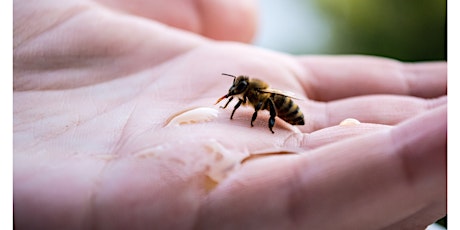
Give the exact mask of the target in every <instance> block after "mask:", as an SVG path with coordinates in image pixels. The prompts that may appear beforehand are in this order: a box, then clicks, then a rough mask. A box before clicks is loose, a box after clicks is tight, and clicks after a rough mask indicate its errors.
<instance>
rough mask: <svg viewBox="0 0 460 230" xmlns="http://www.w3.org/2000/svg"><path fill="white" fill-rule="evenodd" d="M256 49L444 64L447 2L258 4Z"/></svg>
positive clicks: (295, 0)
mask: <svg viewBox="0 0 460 230" xmlns="http://www.w3.org/2000/svg"><path fill="white" fill-rule="evenodd" d="M259 6H260V26H259V31H258V34H257V36H256V39H255V41H254V43H255V45H258V46H261V47H265V48H269V49H273V50H278V51H282V52H288V53H291V54H367V55H377V56H383V57H389V58H394V59H398V60H401V61H426V60H447V16H446V15H447V0H403V1H401V0H372V1H369V0H340V1H337V0H286V1H279V0H259Z"/></svg>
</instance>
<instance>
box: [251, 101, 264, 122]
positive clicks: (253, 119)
mask: <svg viewBox="0 0 460 230" xmlns="http://www.w3.org/2000/svg"><path fill="white" fill-rule="evenodd" d="M260 108H262V102H259V103H258V104H257V105H256V106H255V107H254V109H255V110H256V111H254V113H253V114H252V119H251V127H254V125H253V124H252V123H253V122H254V121H255V120H256V118H257V112H259V110H260Z"/></svg>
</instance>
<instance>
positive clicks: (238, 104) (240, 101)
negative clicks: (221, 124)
mask: <svg viewBox="0 0 460 230" xmlns="http://www.w3.org/2000/svg"><path fill="white" fill-rule="evenodd" d="M230 99H233V97H231V98H230ZM230 99H229V100H230ZM241 103H243V100H241V99H240V100H239V101H238V103H236V105H235V107H234V109H233V112H232V115H231V116H230V119H233V114H235V111H236V109H238V107H240V105H241ZM227 104H228V103H227ZM225 106H227V105H225Z"/></svg>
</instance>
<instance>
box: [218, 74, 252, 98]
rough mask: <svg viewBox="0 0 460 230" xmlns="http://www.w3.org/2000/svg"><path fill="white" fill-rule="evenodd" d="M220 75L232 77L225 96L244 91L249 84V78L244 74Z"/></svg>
mask: <svg viewBox="0 0 460 230" xmlns="http://www.w3.org/2000/svg"><path fill="white" fill-rule="evenodd" d="M222 75H226V76H230V77H233V85H232V86H231V87H230V89H229V90H228V94H227V97H229V96H232V95H238V94H241V93H244V92H245V91H246V90H247V89H248V86H249V78H248V77H246V76H238V77H236V76H233V75H230V74H225V73H223V74H222Z"/></svg>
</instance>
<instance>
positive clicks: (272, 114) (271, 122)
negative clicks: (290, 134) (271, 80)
mask: <svg viewBox="0 0 460 230" xmlns="http://www.w3.org/2000/svg"><path fill="white" fill-rule="evenodd" d="M267 103H268V107H269V108H270V118H269V119H268V128H269V129H270V131H272V133H275V132H273V126H275V117H276V109H275V103H273V100H271V99H268V100H267Z"/></svg>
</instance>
